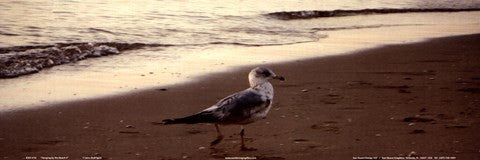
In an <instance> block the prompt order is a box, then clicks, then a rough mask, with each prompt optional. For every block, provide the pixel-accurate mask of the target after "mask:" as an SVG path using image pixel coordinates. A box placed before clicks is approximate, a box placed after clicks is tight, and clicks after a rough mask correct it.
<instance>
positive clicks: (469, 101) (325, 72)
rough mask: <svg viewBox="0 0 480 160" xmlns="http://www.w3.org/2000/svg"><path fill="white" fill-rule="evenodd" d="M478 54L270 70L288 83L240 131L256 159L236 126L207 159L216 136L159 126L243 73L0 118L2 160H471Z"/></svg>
mask: <svg viewBox="0 0 480 160" xmlns="http://www.w3.org/2000/svg"><path fill="white" fill-rule="evenodd" d="M479 44H480V35H478V34H477V35H469V36H457V37H448V38H441V39H434V40H431V41H428V42H422V43H415V44H408V45H392V46H386V47H382V48H378V49H371V50H367V51H361V52H359V53H357V54H351V55H344V56H331V57H326V58H318V59H309V60H300V61H295V62H291V63H282V64H272V65H267V66H268V67H270V68H272V69H273V70H274V71H275V72H276V73H277V74H279V75H283V76H285V77H286V78H287V81H285V82H278V81H274V82H273V84H274V87H275V98H274V102H273V108H272V110H271V112H270V113H269V115H268V118H267V119H265V120H262V121H258V122H256V123H253V124H251V125H248V126H246V136H247V137H248V141H247V145H248V146H249V147H254V148H256V149H257V151H249V152H244V151H240V150H239V148H240V143H239V140H240V138H239V134H238V133H239V131H240V127H239V126H225V127H222V128H221V129H222V131H223V132H224V134H225V136H226V138H225V139H224V141H223V142H222V143H220V144H219V145H218V146H216V147H215V148H214V149H212V148H210V147H209V143H210V141H212V140H213V139H215V136H216V133H215V130H214V127H213V126H212V125H209V124H196V125H172V126H163V125H159V124H158V122H160V121H161V120H162V119H164V118H171V117H180V116H186V115H189V114H192V113H195V112H197V111H200V110H202V109H204V108H206V107H208V106H210V105H212V104H214V103H215V102H216V101H217V100H219V99H221V98H223V97H224V96H225V95H228V94H231V93H233V92H236V91H239V90H242V89H244V88H246V87H247V86H248V82H247V78H246V75H247V73H248V71H249V70H250V69H251V68H252V67H244V68H240V69H238V70H235V71H232V72H229V73H221V74H214V75H209V76H205V77H203V78H202V80H200V81H197V82H192V83H188V84H184V85H177V86H171V87H167V88H155V89H151V90H146V91H141V92H135V93H130V94H127V95H121V96H113V97H109V98H102V99H95V100H87V101H78V102H69V103H63V104H57V105H54V106H48V107H44V108H40V109H30V110H24V111H16V112H7V113H1V114H0V158H4V159H25V157H26V156H36V157H37V158H40V156H50V157H51V156H54V157H58V158H61V157H64V156H68V157H69V158H70V159H81V158H82V157H87V158H88V156H92V157H89V158H98V157H103V158H105V159H225V157H255V158H256V159H352V157H366V156H371V157H372V156H388V157H404V156H408V155H409V154H410V153H413V152H415V153H414V154H413V155H417V156H431V157H456V159H475V158H478V157H480V144H479V143H478V142H479V141H480V136H478V132H479V131H480V125H479V124H480V116H479V111H480V94H479V93H480V45H479ZM319 52H320V51H319ZM52 85H53V84H52ZM19 94H21V93H19ZM412 151H413V152H412Z"/></svg>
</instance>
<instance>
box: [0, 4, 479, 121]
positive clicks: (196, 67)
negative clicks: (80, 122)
mask: <svg viewBox="0 0 480 160" xmlns="http://www.w3.org/2000/svg"><path fill="white" fill-rule="evenodd" d="M476 15H480V12H473V13H469V14H461V13H451V14H436V13H435V14H433V13H432V14H412V15H411V16H410V17H408V18H405V17H403V16H401V15H396V14H393V15H388V16H386V15H372V16H368V17H369V18H370V19H371V20H370V21H372V22H374V21H375V20H380V21H381V20H382V19H385V18H388V19H399V20H402V24H404V25H399V26H385V27H379V28H375V27H373V28H368V27H367V28H361V29H351V30H349V29H346V30H336V31H316V32H315V34H316V35H317V36H318V37H319V39H318V41H316V42H308V43H299V44H291V45H282V46H263V47H240V46H230V45H218V46H214V47H213V46H206V48H201V47H200V48H188V47H187V48H176V47H167V48H164V49H162V50H157V49H153V48H152V49H141V50H135V51H125V52H124V53H122V54H120V55H115V56H110V57H108V58H98V59H96V58H95V59H93V58H90V59H87V60H83V61H78V62H76V63H71V64H68V65H61V66H56V67H52V68H49V69H46V70H42V71H41V72H39V73H36V74H33V75H27V76H24V77H18V78H14V79H0V97H3V98H4V99H8V101H2V102H1V103H0V112H2V111H7V112H8V110H16V109H20V110H21V109H29V108H34V107H35V106H39V105H54V104H58V103H63V102H68V101H78V100H85V99H92V98H93V99H95V98H97V97H109V96H112V95H113V96H114V95H119V94H128V92H132V91H133V92H136V91H138V90H143V89H148V88H154V87H157V86H170V85H178V84H182V83H189V82H191V81H196V80H197V79H198V77H203V76H204V75H208V74H211V73H221V72H229V71H231V70H232V69H233V70H235V69H236V68H241V67H243V66H251V65H269V64H275V63H286V62H287V63H288V62H291V61H296V60H303V59H310V58H316V57H328V56H332V55H342V54H350V53H352V52H353V53H355V52H358V51H359V50H360V51H362V50H368V49H372V48H378V47H381V46H386V45H391V44H409V43H414V42H419V41H425V40H428V39H431V38H439V37H447V36H454V35H466V34H473V33H480V29H479V28H478V27H477V26H478V25H477V21H478V20H477V19H475V18H476V17H478V16H476ZM352 18H353V19H352ZM358 18H359V17H350V18H348V17H345V18H342V19H344V20H346V21H349V20H360V19H358ZM309 21H313V22H312V23H319V24H321V22H320V21H319V20H317V19H312V20H309ZM420 21H421V22H424V23H425V24H423V25H418V24H416V23H417V22H420ZM430 21H436V22H438V23H435V24H430V23H426V22H430ZM365 25H366V26H369V25H368V24H365ZM373 26H375V25H373ZM385 33H388V34H385ZM51 82H55V87H49V86H50V84H51ZM79 86H81V87H79ZM12 93H23V94H22V96H17V95H16V94H12Z"/></svg>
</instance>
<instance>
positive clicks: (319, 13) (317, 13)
mask: <svg viewBox="0 0 480 160" xmlns="http://www.w3.org/2000/svg"><path fill="white" fill-rule="evenodd" d="M468 11H480V8H405V9H393V8H385V9H360V10H331V11H325V10H313V11H291V12H290V11H285V12H273V13H267V14H265V16H268V17H273V18H276V19H280V20H296V19H312V18H324V17H343V16H356V15H369V14H390V13H415V12H468Z"/></svg>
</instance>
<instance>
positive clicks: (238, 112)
mask: <svg viewBox="0 0 480 160" xmlns="http://www.w3.org/2000/svg"><path fill="white" fill-rule="evenodd" d="M270 102H271V100H270V99H268V98H267V97H266V96H264V95H262V94H260V93H258V92H257V91H255V90H254V89H247V90H244V91H241V92H237V93H235V94H232V95H230V96H228V97H225V98H223V99H222V100H220V101H218V102H217V104H215V105H214V106H213V107H211V108H208V109H206V110H205V111H204V112H210V113H211V114H213V115H216V117H218V118H219V120H220V122H223V123H235V122H240V121H243V120H245V119H248V118H250V116H252V114H254V113H255V112H259V111H261V110H264V109H265V108H266V107H268V106H269V105H270Z"/></svg>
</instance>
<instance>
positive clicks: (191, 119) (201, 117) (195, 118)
mask: <svg viewBox="0 0 480 160" xmlns="http://www.w3.org/2000/svg"><path fill="white" fill-rule="evenodd" d="M217 120H218V118H217V117H215V116H214V115H213V114H211V113H209V112H200V113H197V114H194V115H191V116H187V117H183V118H173V119H164V120H162V122H163V124H164V125H169V124H196V123H215V122H216V121H217Z"/></svg>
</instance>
